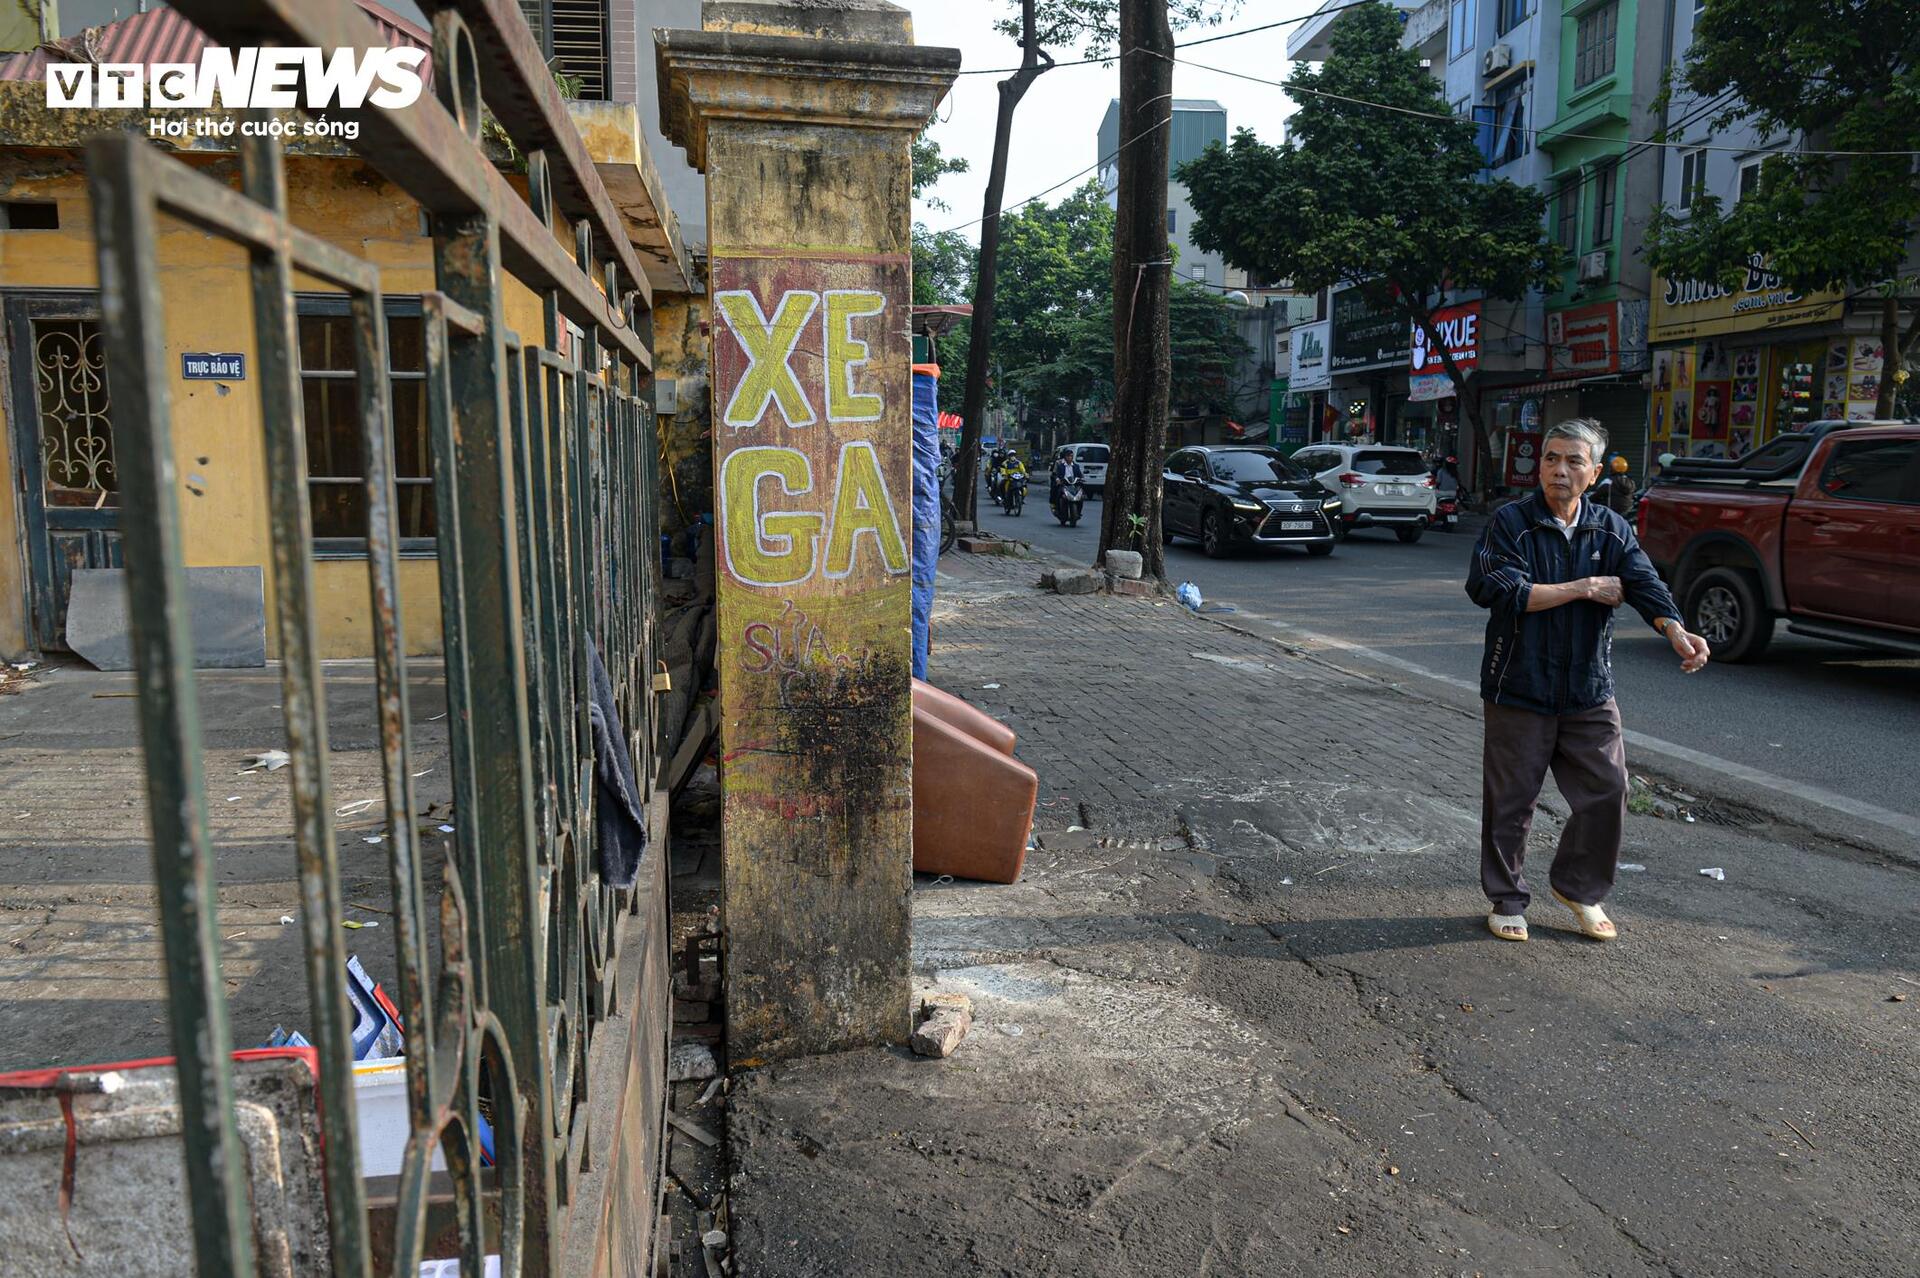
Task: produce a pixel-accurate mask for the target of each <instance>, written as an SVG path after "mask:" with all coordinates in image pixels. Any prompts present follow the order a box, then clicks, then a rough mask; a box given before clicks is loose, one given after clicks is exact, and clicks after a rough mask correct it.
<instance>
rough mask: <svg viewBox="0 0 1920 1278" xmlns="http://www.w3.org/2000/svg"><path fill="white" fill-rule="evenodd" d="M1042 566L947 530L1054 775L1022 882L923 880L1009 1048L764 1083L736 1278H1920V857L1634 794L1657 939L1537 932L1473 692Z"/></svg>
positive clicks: (993, 660)
mask: <svg viewBox="0 0 1920 1278" xmlns="http://www.w3.org/2000/svg"><path fill="white" fill-rule="evenodd" d="M1039 569H1040V565H1038V564H1037V563H1036V562H1033V561H1019V560H1004V559H989V558H973V557H966V556H950V557H949V558H948V559H947V560H945V561H943V563H942V572H943V576H942V579H941V581H940V582H939V588H938V590H939V592H938V597H937V600H936V605H935V613H934V652H933V671H932V673H933V681H934V682H935V683H936V684H939V685H940V686H942V687H944V688H946V689H948V690H949V691H953V692H955V693H958V694H959V695H962V696H965V697H966V698H967V699H968V700H970V701H972V702H974V703H975V704H977V705H979V706H981V707H983V708H984V709H986V710H988V711H990V712H992V713H994V714H995V715H997V716H1000V717H1001V718H1003V719H1005V720H1006V721H1007V722H1008V723H1009V724H1010V725H1012V726H1013V727H1014V728H1015V730H1016V731H1017V732H1018V733H1019V736H1020V744H1019V748H1018V753H1019V755H1020V757H1021V758H1023V759H1024V760H1026V761H1027V762H1029V763H1030V764H1032V765H1033V766H1034V767H1035V768H1036V769H1037V770H1038V771H1039V773H1040V776H1041V800H1042V805H1041V808H1040V812H1039V815H1038V817H1037V819H1036V824H1035V840H1036V848H1035V850H1034V851H1033V852H1032V854H1031V855H1030V856H1029V859H1028V863H1027V871H1026V874H1025V875H1024V877H1023V879H1022V881H1021V882H1020V883H1018V884H1015V885H1011V886H1006V887H1000V886H992V885H983V884H969V883H934V882H931V881H928V880H924V879H923V880H921V881H920V882H919V883H918V884H917V886H916V896H915V902H914V914H915V921H914V965H915V971H916V974H917V977H918V979H919V980H920V982H921V983H922V984H924V985H927V986H932V987H937V988H941V989H948V990H959V991H962V992H966V993H968V994H970V995H971V996H972V997H973V998H974V1000H975V1004H976V1009H977V1020H976V1023H975V1025H974V1028H973V1030H972V1033H971V1034H970V1036H969V1037H968V1039H967V1041H966V1042H965V1043H963V1044H962V1045H961V1047H960V1049H959V1051H958V1052H957V1053H956V1055H955V1056H954V1057H953V1058H951V1059H950V1060H947V1061H944V1062H927V1061H921V1060H917V1059H915V1058H913V1057H911V1056H906V1055H904V1054H902V1053H899V1052H895V1051H880V1050H875V1051H865V1052H854V1053H847V1054H843V1055H840V1056H833V1057H824V1058H817V1059H814V1060H808V1061H800V1062H793V1063H789V1064H784V1065H779V1066H774V1067H768V1068H761V1069H755V1070H749V1071H743V1072H741V1073H739V1074H737V1075H736V1077H735V1080H734V1089H733V1093H732V1099H731V1102H730V1112H729V1120H728V1134H729V1140H730V1144H731V1152H732V1157H733V1159H734V1167H735V1174H734V1179H733V1198H732V1201H733V1207H734V1231H733V1239H734V1244H735V1247H736V1256H737V1260H738V1264H739V1269H738V1272H740V1273H743V1274H748V1275H755V1276H760V1275H823V1276H824V1275H835V1276H836V1278H837V1276H838V1275H844V1274H863V1275H864V1274H885V1275H889V1278H896V1276H897V1278H907V1276H911V1275H922V1274H925V1275H935V1274H938V1275H942V1276H943V1278H944V1276H947V1275H955V1274H976V1273H978V1274H1008V1275H1011V1274H1019V1275H1030V1274H1047V1275H1056V1274H1057V1275H1087V1274H1100V1275H1103V1276H1108V1275H1117V1276H1130V1275H1139V1276H1141V1278H1146V1276H1148V1275H1152V1276H1154V1278H1159V1276H1161V1275H1173V1274H1180V1275H1188V1274H1261V1275H1266V1274H1313V1275H1321V1274H1330V1275H1345V1274H1352V1275H1379V1274H1394V1275H1400V1274H1474V1273H1487V1274H1495V1273H1498V1274H1517V1273H1527V1274H1559V1273H1586V1274H1677V1273H1686V1274H1729V1275H1731V1274H1742V1275H1746V1274H1772V1273H1839V1272H1878V1271H1883V1270H1884V1271H1889V1272H1891V1271H1897V1270H1900V1269H1902V1268H1903V1267H1904V1266H1905V1265H1906V1264H1907V1263H1908V1259H1909V1258H1910V1256H1911V1254H1912V1252H1913V1249H1914V1248H1915V1247H1916V1246H1920V1225H1916V1223H1915V1222H1916V1220H1920V1169H1916V1166H1915V1164H1914V1161H1913V1160H1912V1159H1911V1158H1910V1157H1908V1156H1907V1155H1906V1153H1904V1152H1900V1151H1910V1150H1912V1149H1915V1148H1920V1105H1916V1103H1915V1102H1914V1101H1913V1100H1912V1097H1914V1096H1915V1095H1920V1050H1916V1049H1920V1019H1916V1015H1915V1012H1914V1008H1915V1007H1916V1006H1920V1003H1916V1002H1911V1001H1908V1002H1898V1003H1896V1002H1892V1001H1890V999H1891V996H1892V995H1894V994H1896V993H1900V992H1903V991H1910V992H1912V993H1915V994H1916V995H1920V987H1917V986H1913V985H1909V984H1902V983H1901V982H1910V981H1913V980H1914V979H1915V977H1916V976H1920V972H1917V971H1916V967H1917V965H1920V940H1916V932H1920V929H1916V928H1914V927H1913V926H1912V922H1913V920H1912V918H1911V908H1910V906H1908V905H1906V904H1903V903H1904V902H1910V901H1911V900H1913V899H1914V889H1915V887H1916V886H1920V884H1917V883H1916V876H1915V874H1914V872H1913V871H1912V870H1910V869H1908V868H1905V867H1903V866H1900V865H1896V864H1892V863H1890V862H1887V861H1885V860H1883V859H1881V858H1878V857H1876V856H1873V855H1871V854H1865V853H1861V852H1859V851H1858V850H1855V849H1849V848H1845V847H1842V846H1838V845H1831V844H1828V843H1826V842H1823V841H1821V840H1819V839H1817V838H1812V837H1810V836H1805V835H1803V834H1802V833H1800V832H1794V831H1786V832H1782V831H1778V830H1773V829H1768V828H1764V827H1756V828H1746V829H1743V828H1733V827H1719V826H1713V827H1708V826H1701V827H1695V826H1679V825H1676V824H1675V823H1673V822H1659V821H1654V820H1651V819H1649V818H1641V817H1635V818H1632V819H1630V821H1629V831H1628V837H1627V845H1626V850H1625V856H1624V860H1626V861H1628V862H1631V863H1634V864H1637V865H1641V866H1644V867H1645V868H1644V870H1640V871H1633V872H1629V873H1626V874H1623V875H1622V879H1621V883H1620V886H1619V889H1618V890H1617V892H1616V895H1615V897H1614V901H1613V904H1614V906H1615V909H1614V913H1615V915H1616V917H1617V918H1619V919H1620V920H1621V925H1622V932H1623V939H1622V940H1621V941H1620V942H1619V943H1617V944H1615V945H1610V946H1601V945H1596V944H1594V943H1591V942H1587V941H1584V940H1582V939H1580V938H1578V937H1577V936H1576V935H1575V934H1574V933H1573V932H1572V931H1571V930H1570V929H1569V928H1568V927H1567V926H1566V922H1565V920H1564V919H1561V918H1555V917H1554V916H1553V908H1557V907H1552V908H1543V907H1542V906H1540V905H1536V907H1535V909H1534V911H1533V914H1534V917H1535V920H1536V925H1535V936H1534V941H1533V943H1532V944H1529V945H1526V946H1514V945H1505V944H1501V943H1499V942H1497V941H1494V940H1493V939H1492V938H1490V937H1489V936H1488V935H1487V934H1486V932H1485V930H1484V924H1483V921H1482V920H1483V915H1484V911H1485V908H1486V906H1485V902H1484V901H1483V900H1482V899H1481V898H1480V897H1479V894H1478V891H1477V865H1478V852H1477V845H1478V837H1477V806H1478V803H1477V795H1478V789H1479V762H1478V754H1479V748H1480V747H1479V742H1480V734H1479V725H1478V723H1477V720H1476V718H1475V717H1474V716H1473V715H1472V714H1471V713H1470V712H1468V711H1464V710H1462V709H1460V708H1458V707H1455V706H1450V705H1448V704H1445V703H1443V702H1440V701H1437V700H1432V699H1429V698H1426V697H1424V696H1422V695H1420V694H1419V693H1418V691H1417V690H1410V689H1407V688H1401V687H1395V686H1393V685H1391V684H1388V683H1385V682H1382V681H1379V680H1376V679H1373V678H1371V677H1368V676H1365V675H1362V674H1357V673H1354V672H1350V671H1346V670H1343V669H1341V668H1339V667H1338V666H1337V665H1334V664H1331V663H1329V662H1326V661H1323V660H1321V659H1319V658H1316V657H1313V656H1310V655H1305V654H1297V653H1294V652H1290V651H1289V650H1288V649H1286V648H1284V647H1282V646H1280V645H1277V644H1275V643H1272V642H1270V641H1267V640H1264V639H1261V638H1258V637H1255V636H1252V635H1247V634H1241V633H1236V632H1235V631H1233V630H1231V629H1228V628H1225V627H1223V626H1221V625H1216V624H1213V623H1212V622H1210V621H1209V620H1206V619H1203V618H1198V617H1195V616H1193V615H1191V614H1189V613H1187V612H1186V611H1185V610H1184V609H1181V608H1180V607H1179V606H1178V605H1176V604H1174V603H1173V602H1172V601H1165V602H1163V603H1161V604H1160V605H1159V606H1155V603H1154V602H1153V601H1148V600H1139V599H1123V598H1113V597H1107V596H1076V597H1061V596H1055V595H1051V594H1045V593H1042V592H1040V591H1038V590H1036V589H1035V588H1034V582H1035V580H1036V579H1037V577H1038V575H1039ZM1223 620H1226V621H1227V622H1229V623H1230V622H1231V615H1230V614H1223ZM988 685H997V686H994V687H989V686H988ZM1073 827H1083V828H1079V829H1075V828H1073ZM1556 834H1557V821H1555V820H1554V819H1553V818H1552V817H1551V816H1550V815H1547V814H1543V815H1542V818H1541V820H1540V821H1539V822H1537V824H1536V831H1535V841H1536V844H1537V845H1538V846H1539V847H1540V848H1541V851H1540V852H1538V853H1537V854H1536V855H1537V856H1538V858H1539V860H1541V861H1542V862H1543V861H1544V859H1545V855H1546V854H1545V851H1544V849H1545V848H1546V847H1549V846H1550V845H1551V843H1552V840H1553V838H1554V837H1555V835H1556ZM1707 866H1714V867H1721V868H1723V869H1724V870H1725V873H1726V878H1725V880H1724V882H1722V881H1716V880H1713V879H1709V878H1704V877H1702V876H1701V875H1700V874H1699V870H1700V869H1701V868H1702V867H1707ZM1548 905H1549V907H1550V906H1551V903H1550V902H1549V903H1548ZM1796 1129H1798V1130H1796Z"/></svg>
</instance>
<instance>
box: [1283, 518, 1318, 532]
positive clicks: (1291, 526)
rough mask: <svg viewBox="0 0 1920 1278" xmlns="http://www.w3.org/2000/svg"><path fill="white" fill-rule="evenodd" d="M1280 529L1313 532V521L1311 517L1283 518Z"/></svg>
mask: <svg viewBox="0 0 1920 1278" xmlns="http://www.w3.org/2000/svg"><path fill="white" fill-rule="evenodd" d="M1280 531H1281V532H1312V531H1313V521H1312V520H1311V519H1283V520H1281V521H1280Z"/></svg>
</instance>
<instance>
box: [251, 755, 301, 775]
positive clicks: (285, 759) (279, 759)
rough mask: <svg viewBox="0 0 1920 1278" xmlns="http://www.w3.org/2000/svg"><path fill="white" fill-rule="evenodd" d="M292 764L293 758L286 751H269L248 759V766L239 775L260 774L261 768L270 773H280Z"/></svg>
mask: <svg viewBox="0 0 1920 1278" xmlns="http://www.w3.org/2000/svg"><path fill="white" fill-rule="evenodd" d="M291 762H293V759H292V756H290V755H289V754H288V753H287V752H286V751H285V750H267V751H263V752H262V753H260V754H256V755H254V756H253V757H252V758H250V759H248V760H247V766H246V767H244V768H242V769H240V772H239V774H238V775H241V776H244V775H246V774H247V773H249V772H258V771H259V770H260V769H261V768H265V769H266V770H267V771H269V772H278V771H279V770H280V769H282V768H284V767H286V766H287V764H289V763H291Z"/></svg>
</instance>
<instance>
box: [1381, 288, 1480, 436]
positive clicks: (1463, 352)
mask: <svg viewBox="0 0 1920 1278" xmlns="http://www.w3.org/2000/svg"><path fill="white" fill-rule="evenodd" d="M1433 327H1434V335H1435V336H1436V337H1437V338H1438V339H1439V340H1440V342H1441V343H1442V344H1443V345H1444V346H1445V347H1446V350H1447V354H1449V355H1451V356H1452V357H1453V365H1454V367H1455V368H1456V369H1458V370H1459V371H1460V373H1461V374H1462V375H1465V376H1468V377H1471V376H1472V373H1473V371H1474V370H1475V369H1477V368H1479V366H1480V303H1479V302H1478V301H1472V302H1463V303H1461V304H1460V305H1458V306H1448V307H1443V308H1442V309H1440V310H1438V311H1435V312H1434V316H1433ZM1407 344H1408V348H1409V352H1408V358H1407V402H1406V405H1405V407H1404V408H1403V409H1402V410H1401V415H1400V432H1399V434H1400V438H1399V441H1398V442H1399V443H1401V444H1403V445H1405V446H1406V447H1408V448H1418V449H1420V450H1421V451H1422V452H1426V453H1433V454H1437V455H1439V456H1441V457H1458V456H1459V454H1460V399H1459V388H1458V387H1457V386H1455V385H1454V381H1453V378H1452V376H1451V375H1449V374H1448V372H1447V364H1446V360H1445V358H1444V357H1443V356H1442V355H1441V353H1440V347H1439V346H1436V345H1434V344H1432V343H1431V342H1429V341H1428V339H1427V335H1426V334H1425V333H1424V332H1423V331H1422V330H1421V329H1420V327H1419V326H1418V325H1414V326H1413V327H1412V331H1411V332H1410V333H1409V334H1408V336H1407Z"/></svg>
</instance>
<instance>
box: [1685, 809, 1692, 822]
mask: <svg viewBox="0 0 1920 1278" xmlns="http://www.w3.org/2000/svg"><path fill="white" fill-rule="evenodd" d="M1685 815H1686V819H1687V824H1688V825H1692V824H1693V813H1691V812H1688V813H1686V814H1685Z"/></svg>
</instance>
